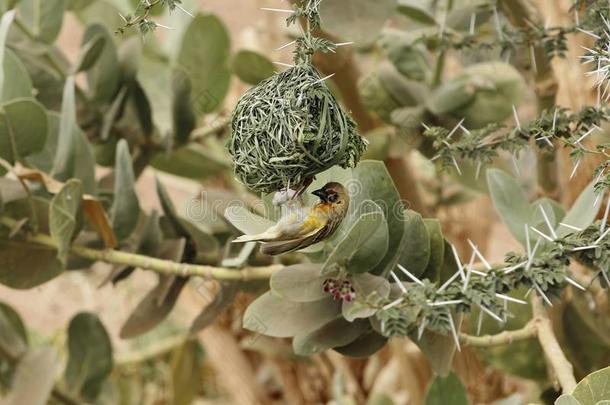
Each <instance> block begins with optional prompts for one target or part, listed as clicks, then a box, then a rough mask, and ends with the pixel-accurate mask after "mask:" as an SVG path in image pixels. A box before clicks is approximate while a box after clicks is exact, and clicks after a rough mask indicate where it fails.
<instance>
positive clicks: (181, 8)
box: [174, 3, 195, 18]
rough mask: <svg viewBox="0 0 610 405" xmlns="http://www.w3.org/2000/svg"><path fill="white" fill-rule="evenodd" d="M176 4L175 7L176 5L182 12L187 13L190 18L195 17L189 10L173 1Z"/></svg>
mask: <svg viewBox="0 0 610 405" xmlns="http://www.w3.org/2000/svg"><path fill="white" fill-rule="evenodd" d="M174 4H175V5H176V7H178V8H179V9H180V10H182V12H183V13H185V14H187V15H189V16H190V17H191V18H195V16H194V15H193V14H192V13H191V12H190V11H187V10H185V9H184V8H183V7H182V6H181V5H180V4H178V3H174Z"/></svg>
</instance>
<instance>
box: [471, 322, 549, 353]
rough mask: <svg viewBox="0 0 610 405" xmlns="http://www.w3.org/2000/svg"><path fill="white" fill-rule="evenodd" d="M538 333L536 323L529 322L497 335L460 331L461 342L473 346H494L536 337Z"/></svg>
mask: <svg viewBox="0 0 610 405" xmlns="http://www.w3.org/2000/svg"><path fill="white" fill-rule="evenodd" d="M536 335H537V328H536V325H535V324H533V323H532V322H530V323H528V324H527V325H525V326H524V327H523V328H521V329H516V330H507V331H504V332H501V333H498V334H496V335H485V336H472V335H467V334H465V333H460V342H461V343H462V345H464V346H472V347H494V346H502V345H507V344H511V343H513V342H518V341H521V340H527V339H532V338H535V337H536Z"/></svg>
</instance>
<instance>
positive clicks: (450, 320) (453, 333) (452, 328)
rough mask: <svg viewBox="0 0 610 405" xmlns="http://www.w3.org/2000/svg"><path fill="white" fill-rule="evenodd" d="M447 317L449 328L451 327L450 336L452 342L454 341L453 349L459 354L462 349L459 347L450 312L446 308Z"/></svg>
mask: <svg viewBox="0 0 610 405" xmlns="http://www.w3.org/2000/svg"><path fill="white" fill-rule="evenodd" d="M447 317H448V318H449V326H450V327H451V334H452V335H453V340H454V341H455V347H456V348H457V350H458V352H461V351H462V349H461V347H460V339H459V337H458V334H457V330H456V329H455V323H453V317H452V316H451V310H450V309H449V308H447Z"/></svg>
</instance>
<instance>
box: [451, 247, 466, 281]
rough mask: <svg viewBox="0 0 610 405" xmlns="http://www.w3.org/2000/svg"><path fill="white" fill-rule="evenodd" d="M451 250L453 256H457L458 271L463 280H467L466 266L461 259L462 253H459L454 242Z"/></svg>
mask: <svg viewBox="0 0 610 405" xmlns="http://www.w3.org/2000/svg"><path fill="white" fill-rule="evenodd" d="M451 251H452V252H453V257H454V258H455V262H456V263H457V265H458V273H459V274H460V276H461V277H462V280H466V275H465V274H464V266H462V261H461V260H460V255H458V252H457V249H456V248H455V246H454V245H453V244H451Z"/></svg>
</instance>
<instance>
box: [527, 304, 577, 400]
mask: <svg viewBox="0 0 610 405" xmlns="http://www.w3.org/2000/svg"><path fill="white" fill-rule="evenodd" d="M532 309H533V313H534V322H535V324H536V329H537V331H538V340H539V341H540V346H542V350H543V351H544V354H545V356H546V359H547V362H548V365H549V367H550V368H551V370H552V372H553V374H554V376H555V378H556V379H557V382H559V385H560V386H561V389H562V391H563V392H564V393H565V394H568V393H571V392H572V391H573V390H574V387H576V379H575V378H574V368H573V367H572V364H571V363H570V362H569V361H568V359H567V358H566V356H565V354H564V353H563V351H562V350H561V347H560V346H559V342H558V341H557V337H556V336H555V333H554V332H553V325H552V324H551V320H550V319H549V315H548V313H547V312H546V310H545V309H544V307H543V305H542V302H541V301H540V298H538V297H536V296H534V297H533V298H532Z"/></svg>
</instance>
